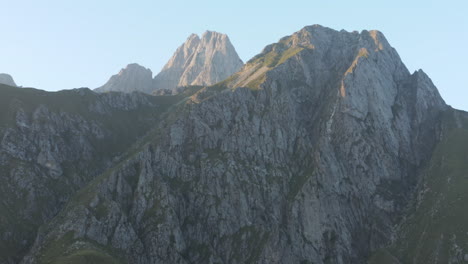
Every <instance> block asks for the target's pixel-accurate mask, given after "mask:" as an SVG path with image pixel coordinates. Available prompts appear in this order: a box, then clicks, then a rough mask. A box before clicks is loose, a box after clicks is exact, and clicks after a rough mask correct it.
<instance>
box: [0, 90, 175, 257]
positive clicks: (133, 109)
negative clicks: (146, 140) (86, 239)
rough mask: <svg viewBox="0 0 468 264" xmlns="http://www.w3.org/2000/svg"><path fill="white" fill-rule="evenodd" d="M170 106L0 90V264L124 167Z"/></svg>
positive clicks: (140, 98) (110, 96) (85, 93)
mask: <svg viewBox="0 0 468 264" xmlns="http://www.w3.org/2000/svg"><path fill="white" fill-rule="evenodd" d="M173 101H174V100H172V101H171V98H162V100H161V98H158V97H152V96H144V95H142V94H131V95H130V94H129V95H126V94H122V93H107V94H102V95H98V94H95V93H93V92H92V91H90V90H88V89H78V90H72V91H62V92H56V93H48V92H44V91H40V90H35V89H26V88H25V89H17V88H13V87H9V86H5V85H0V200H1V201H2V202H1V204H0V212H1V213H0V263H18V262H19V261H20V259H21V257H22V255H24V254H25V253H26V252H27V250H28V248H29V247H30V246H31V245H32V243H33V242H34V240H35V238H36V232H37V230H38V228H39V227H40V226H41V225H43V224H44V223H46V222H48V221H49V220H50V219H52V218H53V217H54V216H56V215H57V213H58V212H60V210H61V209H62V208H63V206H64V205H65V204H66V202H67V201H68V200H69V199H70V197H72V196H73V194H74V192H75V191H77V190H79V189H80V188H82V187H84V186H86V185H87V184H88V183H90V182H91V181H92V180H93V179H94V178H95V177H96V176H98V175H100V174H101V173H103V171H104V170H105V169H107V168H109V167H111V166H113V164H116V163H118V162H119V161H121V160H122V159H124V157H125V155H126V154H125V152H126V150H128V149H129V148H130V146H131V145H134V144H137V142H138V139H139V138H141V137H142V136H144V135H145V134H146V133H147V132H148V131H149V130H150V129H151V127H153V126H154V124H155V123H157V122H158V120H159V116H160V115H161V114H162V113H163V112H164V111H165V109H167V108H168V107H169V106H170V104H171V103H172V102H173Z"/></svg>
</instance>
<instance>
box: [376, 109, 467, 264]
mask: <svg viewBox="0 0 468 264" xmlns="http://www.w3.org/2000/svg"><path fill="white" fill-rule="evenodd" d="M444 131H445V132H444V135H443V138H442V140H441V142H440V143H439V144H438V146H437V147H436V149H435V151H434V153H433V155H432V159H431V162H430V163H429V165H428V167H427V168H426V170H425V171H424V173H423V178H422V183H421V185H420V195H419V197H418V198H417V201H416V202H415V204H414V206H413V207H412V209H411V210H414V211H413V212H412V213H411V214H410V215H409V217H408V218H407V219H406V220H405V221H404V223H403V224H402V226H401V227H400V232H399V237H398V239H397V241H396V242H395V243H394V244H393V245H392V246H390V247H389V248H387V249H383V250H380V251H378V252H376V253H375V254H374V255H373V256H372V257H371V259H370V261H369V263H372V264H377V263H381V264H386V263H389V264H393V263H448V262H449V261H454V262H453V263H468V262H463V257H464V254H468V212H467V210H466V205H467V204H468V114H467V113H461V112H458V111H454V112H452V113H451V114H448V115H447V116H446V118H445V120H444ZM397 259H398V260H399V261H398V260H397Z"/></svg>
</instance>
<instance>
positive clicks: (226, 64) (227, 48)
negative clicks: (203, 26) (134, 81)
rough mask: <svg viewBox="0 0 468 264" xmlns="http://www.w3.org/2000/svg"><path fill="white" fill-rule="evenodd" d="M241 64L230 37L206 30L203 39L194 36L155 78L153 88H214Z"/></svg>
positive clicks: (178, 50)
mask: <svg viewBox="0 0 468 264" xmlns="http://www.w3.org/2000/svg"><path fill="white" fill-rule="evenodd" d="M242 65H243V63H242V60H241V59H240V58H239V56H238V55H237V52H236V50H235V49H234V47H233V46H232V44H231V42H230V40H229V38H228V36H227V35H225V34H221V33H218V32H212V31H206V32H205V33H204V34H203V35H202V37H201V38H200V37H198V36H197V35H195V34H192V35H191V36H190V37H189V38H188V39H187V41H186V42H185V43H184V44H183V45H182V46H180V47H179V48H178V49H177V51H176V52H175V53H174V55H173V56H172V58H171V59H170V60H169V61H168V62H167V64H166V65H165V66H164V68H163V69H162V71H161V72H160V73H159V74H158V75H156V76H155V78H154V86H155V87H156V88H157V89H170V90H174V89H175V88H177V87H182V86H187V85H212V84H215V83H217V82H220V81H223V80H224V79H226V78H227V77H229V76H230V75H232V74H233V73H235V72H237V71H238V70H239V69H240V68H241V67H242Z"/></svg>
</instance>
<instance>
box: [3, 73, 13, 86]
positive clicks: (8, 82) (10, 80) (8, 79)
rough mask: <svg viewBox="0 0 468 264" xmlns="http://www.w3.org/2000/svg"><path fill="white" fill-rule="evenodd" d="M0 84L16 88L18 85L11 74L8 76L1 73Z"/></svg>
mask: <svg viewBox="0 0 468 264" xmlns="http://www.w3.org/2000/svg"><path fill="white" fill-rule="evenodd" d="M0 84H6V85H9V86H13V87H16V83H15V81H14V80H13V78H12V77H11V76H10V75H9V74H6V73H0Z"/></svg>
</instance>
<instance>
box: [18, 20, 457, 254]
mask: <svg viewBox="0 0 468 264" xmlns="http://www.w3.org/2000/svg"><path fill="white" fill-rule="evenodd" d="M192 42H193V43H192ZM190 43H192V44H193V45H188V46H187V47H185V46H184V47H181V50H182V51H184V50H185V48H187V54H188V53H190V52H191V50H192V49H193V47H194V46H197V44H196V43H197V39H196V37H195V36H193V37H192V40H191V42H190ZM180 54H185V53H183V52H181V53H180ZM176 58H183V57H177V56H176V57H175V58H174V62H173V64H174V65H175V64H177V63H176V61H178V60H176ZM181 61H182V60H181ZM181 76H182V75H181ZM195 79H196V78H195ZM195 79H194V80H195ZM447 111H451V110H450V109H449V108H448V107H447V106H446V105H445V103H444V101H443V100H442V98H441V97H440V95H439V93H438V92H437V89H436V88H435V87H434V85H433V84H432V82H431V81H430V79H429V78H428V77H427V76H426V75H425V74H424V73H423V72H422V71H418V72H415V73H413V74H411V73H410V72H409V71H408V70H407V69H406V67H405V66H404V64H403V63H402V62H401V60H400V58H399V56H398V54H397V52H396V51H395V50H394V49H393V48H392V47H391V46H390V45H389V43H388V42H387V40H386V39H385V37H384V36H383V35H382V34H381V33H380V32H378V31H362V32H361V33H358V32H352V33H349V32H346V31H340V32H338V31H335V30H332V29H329V28H324V27H321V26H310V27H305V28H304V29H302V30H300V31H298V32H296V33H294V34H293V35H292V36H288V37H285V38H283V39H281V40H280V42H278V43H275V44H273V45H270V46H268V47H266V48H265V50H264V51H263V52H262V54H260V55H258V56H256V57H255V58H254V59H252V60H251V61H249V62H248V63H247V64H246V65H245V66H244V67H243V68H242V70H241V71H240V72H238V73H237V74H235V75H234V76H232V77H231V78H229V79H228V80H226V81H225V82H222V83H218V84H217V85H215V86H212V87H206V88H202V89H201V90H199V91H198V92H196V94H194V95H193V96H190V97H188V98H187V99H185V100H182V101H180V103H178V104H175V107H174V108H173V109H172V111H170V112H169V113H168V114H167V115H166V116H165V118H164V121H163V122H161V123H160V124H159V125H158V128H157V129H155V131H157V132H155V133H153V134H151V135H150V136H149V137H147V138H145V140H143V141H141V145H140V147H139V148H136V149H135V148H133V149H131V150H130V151H129V152H128V153H129V155H128V156H127V158H126V159H124V160H122V162H120V163H119V164H118V165H116V166H113V167H112V168H111V169H109V170H107V171H106V172H105V173H103V174H102V175H101V176H100V177H99V178H98V179H96V180H95V181H93V182H91V183H90V184H88V185H87V186H86V187H85V188H84V189H83V190H82V191H80V192H79V193H78V194H77V195H75V196H74V197H73V198H72V199H71V200H70V201H69V202H68V204H67V206H66V207H65V208H64V209H63V210H62V211H61V212H60V214H59V215H58V216H57V217H55V218H54V219H53V221H51V222H50V223H49V224H47V225H45V226H43V228H42V229H41V232H40V233H39V235H38V236H37V238H36V241H35V243H34V246H33V247H32V249H31V250H30V251H29V253H28V254H27V256H26V257H25V258H24V259H23V262H22V263H37V262H39V263H42V262H53V261H56V260H62V261H72V260H76V259H77V258H78V257H80V256H86V257H87V259H88V260H97V259H100V258H101V259H102V258H106V259H125V260H126V261H127V262H128V263H365V262H366V261H367V258H368V256H369V255H370V254H371V252H372V251H374V250H376V249H379V248H381V247H383V246H386V245H387V244H388V243H389V242H390V241H391V240H392V238H393V237H394V236H395V235H396V233H395V227H396V225H397V224H398V223H399V221H400V219H401V218H402V217H403V214H404V208H405V207H406V206H407V205H408V201H409V200H410V199H411V197H412V194H413V191H414V188H415V186H416V183H417V182H418V175H419V174H420V172H421V170H422V169H423V168H424V167H425V166H426V165H427V164H428V162H429V160H430V157H431V153H432V151H433V149H434V147H435V146H436V144H437V143H438V141H439V139H440V136H441V132H442V129H441V119H442V115H443V113H444V112H447ZM460 254H462V253H460Z"/></svg>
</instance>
